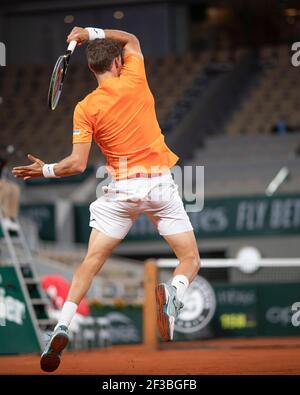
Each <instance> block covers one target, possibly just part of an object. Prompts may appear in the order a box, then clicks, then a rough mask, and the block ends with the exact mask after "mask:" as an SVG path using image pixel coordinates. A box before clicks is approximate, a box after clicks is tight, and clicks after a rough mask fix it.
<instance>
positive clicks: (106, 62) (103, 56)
mask: <svg viewBox="0 0 300 395" xmlns="http://www.w3.org/2000/svg"><path fill="white" fill-rule="evenodd" d="M118 56H122V47H121V44H120V42H119V41H117V40H114V39H112V38H97V39H96V40H93V41H90V43H89V45H88V46H87V49H86V57H87V61H88V64H89V66H90V67H91V69H92V70H93V71H94V72H95V73H98V74H102V73H105V72H106V71H109V70H110V69H111V66H112V63H113V61H114V59H115V58H117V57H118Z"/></svg>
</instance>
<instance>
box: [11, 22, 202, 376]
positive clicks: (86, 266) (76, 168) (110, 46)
mask: <svg viewBox="0 0 300 395" xmlns="http://www.w3.org/2000/svg"><path fill="white" fill-rule="evenodd" d="M71 40H76V41H77V42H78V44H83V43H85V42H89V44H88V46H87V50H86V54H87V62H88V66H89V68H90V70H91V72H92V73H93V74H94V75H95V77H96V79H97V82H98V87H97V88H96V89H95V90H94V91H93V92H91V93H90V94H89V95H87V96H86V97H85V99H84V100H82V101H81V102H79V103H78V104H77V105H76V107H75V111H74V128H73V151H72V153H71V155H70V156H68V157H67V158H65V159H63V160H62V161H60V162H58V163H52V164H45V163H44V162H43V161H42V160H40V159H38V158H36V157H34V156H33V155H28V158H29V160H30V161H32V162H33V163H32V164H31V165H28V166H21V167H16V168H14V169H13V174H14V175H15V176H16V177H21V178H23V179H25V180H28V179H31V178H35V177H46V178H54V177H67V176H72V175H74V174H78V173H82V172H83V171H84V170H85V168H86V165H87V162H88V156H89V152H90V148H91V143H92V140H93V139H94V140H95V142H96V143H97V144H98V146H99V148H100V150H101V151H102V153H103V154H104V156H105V157H106V159H107V167H108V169H109V171H110V172H111V174H112V181H111V182H110V184H109V185H108V186H107V187H104V194H103V195H102V196H101V197H100V198H98V199H97V200H96V201H95V202H93V203H92V204H91V205H90V227H91V228H92V231H91V235H90V240H89V245H88V251H87V255H86V257H85V259H84V261H83V262H82V263H81V265H80V266H79V268H78V269H77V270H76V272H75V274H74V277H73V280H72V284H71V288H70V292H69V295H68V298H67V301H66V302H65V304H64V306H63V309H62V311H61V316H60V320H59V322H58V324H57V325H56V327H55V329H54V332H53V334H52V336H51V338H50V341H49V343H48V345H47V346H46V349H45V351H44V352H43V354H42V356H41V368H42V369H43V370H45V371H54V370H55V369H57V367H58V366H59V364H60V356H61V352H62V351H63V349H64V348H65V347H66V345H67V343H68V327H69V325H70V322H71V320H72V318H73V317H74V315H75V312H76V310H77V307H78V304H79V303H80V301H81V300H82V298H83V297H84V295H85V294H86V292H87V291H88V289H89V287H90V285H91V282H92V280H93V277H94V276H95V275H96V273H98V272H99V270H100V269H101V268H102V266H103V264H104V263H105V261H106V260H107V258H108V257H109V256H110V254H111V253H112V251H113V249H114V248H115V247H116V246H117V245H118V244H119V243H120V241H121V240H122V239H123V238H124V237H125V236H126V234H127V233H128V231H129V229H130V228H131V226H132V224H133V223H134V221H135V220H136V218H137V217H138V215H139V214H140V213H142V212H143V213H145V214H146V215H148V217H149V218H150V220H151V221H152V222H153V223H154V224H155V225H156V227H157V229H158V232H159V233H160V235H162V236H163V237H164V238H165V240H166V241H167V242H168V244H169V245H170V247H171V248H172V250H173V251H174V253H175V255H176V256H177V258H178V260H179V265H178V266H177V268H176V269H175V271H174V274H173V278H172V279H171V280H170V281H169V282H168V283H162V284H159V285H158V286H157V288H156V300H157V308H158V327H159V331H160V334H161V336H162V338H163V339H164V340H166V341H168V340H172V339H173V332H174V322H175V319H176V317H177V315H178V313H179V311H180V309H181V308H182V306H183V303H182V300H183V296H184V294H185V291H186V290H187V288H188V285H189V284H190V282H191V281H192V280H193V279H194V277H195V276H196V274H197V273H198V271H199V267H200V257H199V253H198V248H197V244H196V240H195V236H194V232H193V228H192V225H191V223H190V220H189V217H188V215H187V214H186V212H185V210H184V206H183V203H182V200H181V198H180V196H179V194H178V188H177V185H176V184H175V183H174V180H173V177H172V175H171V172H170V168H171V167H172V166H174V165H175V163H176V162H177V160H178V157H177V156H176V155H175V154H174V153H173V152H172V151H171V150H170V149H169V148H168V147H167V145H166V144H165V142H164V136H163V134H162V132H161V129H160V127H159V124H158V122H157V118H156V113H155V103H154V99H153V96H152V94H151V91H150V89H149V86H148V83H147V77H146V73H145V66H144V58H143V54H142V51H141V48H140V43H139V40H138V39H137V38H136V37H135V36H134V35H132V34H130V33H126V32H122V31H117V30H102V29H96V28H80V27H75V28H74V29H73V30H72V31H71V33H70V34H69V36H68V38H67V41H68V42H70V41H71ZM174 83H176V81H174Z"/></svg>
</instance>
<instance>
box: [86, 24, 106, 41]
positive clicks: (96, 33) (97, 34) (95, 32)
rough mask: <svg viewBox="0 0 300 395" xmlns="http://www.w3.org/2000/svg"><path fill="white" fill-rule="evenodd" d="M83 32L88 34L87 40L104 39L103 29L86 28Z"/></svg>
mask: <svg viewBox="0 0 300 395" xmlns="http://www.w3.org/2000/svg"><path fill="white" fill-rule="evenodd" d="M85 30H87V31H88V32H89V40H90V41H92V40H96V38H105V32H104V30H103V29H97V28H95V27H86V28H85Z"/></svg>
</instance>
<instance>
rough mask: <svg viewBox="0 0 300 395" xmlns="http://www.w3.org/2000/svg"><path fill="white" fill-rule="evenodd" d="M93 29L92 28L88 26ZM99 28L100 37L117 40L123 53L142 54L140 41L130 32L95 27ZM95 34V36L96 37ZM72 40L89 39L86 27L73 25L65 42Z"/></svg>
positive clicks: (81, 40) (81, 42) (84, 40)
mask: <svg viewBox="0 0 300 395" xmlns="http://www.w3.org/2000/svg"><path fill="white" fill-rule="evenodd" d="M88 29H93V28H88ZM96 30H101V32H102V37H105V38H113V39H115V40H118V41H119V42H120V43H121V45H123V48H124V55H126V54H128V53H135V54H138V55H140V56H143V54H142V50H141V47H140V42H139V40H138V38H137V37H136V36H135V35H134V34H131V33H127V32H123V31H121V30H112V29H105V30H102V29H95V31H96ZM96 37H97V36H95V38H96ZM72 40H75V41H77V42H78V43H79V44H83V43H85V42H87V41H89V40H90V33H89V31H88V30H87V29H86V28H83V27H77V26H76V27H74V28H73V29H72V31H71V33H70V34H69V35H68V37H67V42H68V43H69V42H71V41H72Z"/></svg>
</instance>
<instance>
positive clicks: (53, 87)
mask: <svg viewBox="0 0 300 395" xmlns="http://www.w3.org/2000/svg"><path fill="white" fill-rule="evenodd" d="M76 45H77V41H71V42H70V44H69V46H68V49H67V51H66V53H65V54H64V55H62V56H60V57H59V58H58V59H57V62H56V64H55V66H54V69H53V72H52V76H51V80H50V86H49V91H48V105H49V108H50V109H51V110H55V108H56V106H57V104H58V102H59V98H60V94H61V91H62V87H63V83H64V79H65V76H66V73H67V68H68V65H69V61H70V57H71V55H72V53H73V51H74V49H75V47H76Z"/></svg>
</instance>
